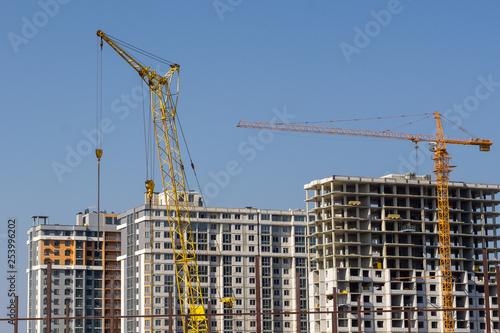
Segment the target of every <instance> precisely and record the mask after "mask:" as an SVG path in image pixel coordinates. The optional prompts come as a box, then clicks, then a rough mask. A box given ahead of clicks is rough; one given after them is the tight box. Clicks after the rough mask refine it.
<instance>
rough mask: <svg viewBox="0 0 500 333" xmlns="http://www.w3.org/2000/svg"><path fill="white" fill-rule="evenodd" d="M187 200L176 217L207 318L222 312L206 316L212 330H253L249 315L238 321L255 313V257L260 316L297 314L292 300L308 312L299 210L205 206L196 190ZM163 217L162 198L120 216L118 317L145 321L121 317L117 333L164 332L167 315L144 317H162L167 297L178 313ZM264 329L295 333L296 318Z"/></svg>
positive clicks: (268, 319) (303, 222)
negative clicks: (185, 233) (184, 222)
mask: <svg viewBox="0 0 500 333" xmlns="http://www.w3.org/2000/svg"><path fill="white" fill-rule="evenodd" d="M185 200H187V202H188V207H189V208H188V210H189V212H181V213H182V214H189V217H190V221H191V229H192V235H193V242H194V246H195V250H196V258H197V264H198V272H199V277H200V282H201V289H202V294H203V295H204V304H205V305H206V307H207V305H208V304H209V305H210V311H211V313H223V314H226V315H224V316H213V317H211V318H210V323H209V325H211V328H212V332H231V333H235V332H255V331H256V320H255V316H243V315H238V314H239V313H254V312H255V309H256V289H255V288H256V281H255V280H256V277H255V259H256V256H260V260H259V261H260V265H259V267H260V273H261V288H260V291H261V298H262V311H263V312H269V313H271V312H287V311H295V310H296V300H297V297H299V298H300V307H301V309H303V310H306V309H307V302H308V295H307V289H308V286H307V269H308V262H307V257H308V254H307V246H308V244H307V238H306V234H307V230H306V228H307V214H306V212H305V211H303V210H287V211H281V210H266V209H255V208H251V207H246V208H241V209H240V208H218V207H208V208H207V207H204V205H203V198H202V197H201V196H200V195H199V194H198V193H196V192H189V193H188V194H187V198H185ZM145 202H146V203H147V202H149V201H148V200H146V201H145ZM168 218H169V216H167V211H166V206H165V197H164V195H163V194H155V195H154V197H153V199H152V205H151V207H150V206H149V204H144V205H142V206H139V207H137V208H134V209H131V210H128V211H126V212H124V213H122V214H119V215H118V220H119V221H120V226H119V227H118V229H119V230H120V231H121V232H122V239H123V240H124V241H123V242H122V256H120V257H119V261H120V262H121V268H122V273H123V275H122V279H123V295H124V297H123V298H122V304H121V309H122V315H127V316H136V315H143V316H146V317H143V318H124V319H122V323H121V325H122V327H123V332H141V333H142V332H145V333H148V332H149V333H153V332H161V333H166V332H168V329H169V326H168V325H169V322H168V319H167V318H166V317H165V318H160V317H147V315H165V314H168V311H169V307H168V304H169V299H170V298H169V297H170V296H169V295H170V293H172V295H173V296H172V299H173V305H174V306H175V311H174V312H173V313H175V314H179V313H180V311H179V310H180V309H179V301H178V295H177V288H174V286H175V285H176V283H177V282H176V276H175V267H174V265H175V263H174V258H173V251H172V239H171V234H170V230H169V226H168V222H167V221H168ZM313 228H314V227H313ZM150 244H151V245H150ZM296 273H298V275H297V274H296ZM297 278H298V279H299V283H300V287H299V289H300V292H299V293H298V294H297V292H296V282H297V281H296V279H297ZM223 298H235V301H234V302H233V305H232V307H229V306H228V304H227V303H224V302H222V301H221V299H223ZM173 326H174V331H175V332H182V321H181V318H176V319H175V320H174V321H173ZM301 327H302V330H303V331H304V332H305V331H307V330H308V320H307V316H303V317H302V320H301ZM262 331H263V332H267V333H270V332H292V331H293V332H295V331H296V320H295V317H294V316H291V315H289V314H276V315H264V316H263V317H262Z"/></svg>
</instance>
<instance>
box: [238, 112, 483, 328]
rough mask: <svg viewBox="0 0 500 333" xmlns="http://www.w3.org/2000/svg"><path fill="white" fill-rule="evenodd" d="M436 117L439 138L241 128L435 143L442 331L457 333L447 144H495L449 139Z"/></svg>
mask: <svg viewBox="0 0 500 333" xmlns="http://www.w3.org/2000/svg"><path fill="white" fill-rule="evenodd" d="M434 118H436V122H437V126H436V127H437V129H436V135H435V136H433V135H424V134H409V133H397V132H387V131H383V132H382V131H372V130H360V129H346V128H334V127H318V126H306V125H298V124H285V123H264V122H250V121H240V123H239V124H238V127H244V128H258V129H268V130H278V131H289V132H306V133H318V134H334V135H351V136H365V137H373V138H382V139H399V140H409V141H413V142H415V143H418V142H420V141H427V142H435V144H436V145H435V148H433V150H434V156H433V160H434V170H433V171H434V173H435V175H436V183H437V204H438V209H437V213H438V214H437V215H438V216H437V218H438V226H439V265H440V267H441V271H442V280H441V294H442V307H443V310H444V311H443V331H444V332H445V333H452V332H454V326H455V321H454V318H453V277H452V267H451V248H450V220H449V210H450V207H449V206H450V204H449V199H448V181H449V179H450V171H451V168H452V167H451V166H450V164H449V161H450V158H451V156H450V155H449V154H448V152H447V150H446V144H447V143H449V144H461V145H476V146H479V149H480V150H481V151H489V150H490V146H491V145H492V141H491V140H487V139H479V138H460V137H448V138H446V137H445V135H444V132H443V127H442V124H441V115H440V114H439V113H438V112H435V113H434Z"/></svg>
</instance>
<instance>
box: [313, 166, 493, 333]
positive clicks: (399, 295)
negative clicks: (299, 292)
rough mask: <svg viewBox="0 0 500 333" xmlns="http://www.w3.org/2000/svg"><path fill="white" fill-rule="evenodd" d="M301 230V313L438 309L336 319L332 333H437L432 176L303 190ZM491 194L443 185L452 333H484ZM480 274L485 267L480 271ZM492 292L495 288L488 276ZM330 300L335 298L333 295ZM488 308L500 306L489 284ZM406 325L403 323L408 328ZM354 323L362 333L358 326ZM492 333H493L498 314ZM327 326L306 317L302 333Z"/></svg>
mask: <svg viewBox="0 0 500 333" xmlns="http://www.w3.org/2000/svg"><path fill="white" fill-rule="evenodd" d="M305 189H306V192H307V198H306V201H307V206H308V211H309V213H312V214H314V215H315V216H316V219H315V221H311V222H310V223H309V225H310V226H315V227H316V229H315V232H314V233H311V234H310V235H309V236H310V237H311V238H313V239H315V244H316V245H314V246H313V247H312V249H311V250H312V251H311V253H310V261H311V262H312V263H313V264H312V266H311V267H312V270H311V272H310V275H309V286H310V289H309V308H310V310H317V311H331V310H333V305H334V297H336V301H337V305H338V310H343V311H348V310H356V309H357V306H358V298H359V300H360V306H361V307H362V308H363V309H364V310H405V309H417V308H426V309H433V308H434V309H436V310H437V311H428V312H427V311H421V312H414V313H412V314H410V318H408V317H407V316H408V314H407V313H403V312H392V313H391V312H376V311H375V312H373V313H365V314H363V315H362V316H360V318H358V315H357V314H348V313H341V314H339V316H338V322H337V326H338V331H339V332H352V331H355V332H357V331H358V324H361V326H362V327H363V331H364V332H375V331H377V332H403V331H404V332H406V331H407V330H408V329H407V327H408V323H410V328H411V330H412V332H417V331H418V332H441V330H442V327H443V323H442V320H443V318H442V312H441V311H438V310H439V309H440V308H441V297H440V295H441V284H440V283H441V278H440V270H439V246H438V245H439V244H438V241H439V237H438V233H439V232H438V222H437V198H436V183H435V181H432V180H431V179H430V176H416V175H414V174H407V175H388V176H385V177H382V178H368V177H350V176H332V177H329V178H326V179H321V180H316V181H313V182H311V183H309V184H307V185H305ZM499 192H500V186H499V185H490V184H473V183H463V182H452V181H450V183H449V202H450V228H451V230H450V237H451V256H452V258H451V260H452V269H453V277H454V284H453V297H454V307H455V308H464V309H463V310H458V311H456V312H455V315H454V318H455V332H484V331H485V328H486V315H485V311H468V308H478V307H484V305H485V290H484V280H483V255H482V253H483V249H487V253H488V258H487V259H488V262H489V264H490V265H491V266H494V265H495V266H496V265H497V264H498V263H499V261H498V259H499V252H500V251H499V241H500V221H499V220H498V219H497V216H498V214H499V213H500V212H499V208H498V205H499V204H500V198H497V197H496V196H497V195H498V193H499ZM486 269H488V267H487V268H486ZM490 275H491V277H490V279H491V281H490V284H491V283H493V282H495V280H494V279H495V276H494V275H495V271H494V268H493V270H492V271H491V274H490ZM334 291H335V292H334ZM489 296H490V297H489V302H490V304H492V305H493V306H498V297H497V288H496V284H495V285H494V286H492V287H490V290H489ZM408 319H409V320H408ZM358 320H360V321H361V323H359V322H358ZM490 322H491V327H492V328H493V329H497V330H498V328H499V316H498V311H492V316H491V320H490ZM331 325H332V321H331V316H329V315H327V314H311V315H310V332H331V331H332V330H331V327H332V326H331Z"/></svg>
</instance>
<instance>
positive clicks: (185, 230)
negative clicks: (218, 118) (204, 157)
mask: <svg viewBox="0 0 500 333" xmlns="http://www.w3.org/2000/svg"><path fill="white" fill-rule="evenodd" d="M97 36H98V37H101V47H102V41H105V42H106V43H108V44H109V46H111V48H113V50H115V51H116V52H117V53H118V54H119V55H120V56H121V57H122V58H123V59H124V60H125V61H126V62H127V63H128V64H129V65H130V66H132V67H133V68H134V69H135V70H136V71H137V73H139V75H140V76H141V78H142V79H143V80H144V82H146V84H147V85H148V86H149V89H150V92H151V112H152V117H153V121H154V129H155V136H156V146H157V148H158V157H159V160H160V167H161V178H162V184H163V192H164V195H165V203H166V208H167V216H168V223H169V227H170V234H171V238H172V242H173V244H172V245H173V246H172V248H173V251H174V259H175V273H176V277H177V291H178V296H179V302H180V309H181V314H182V315H186V314H189V315H190V316H188V317H187V320H184V321H183V325H184V332H186V331H187V332H193V333H194V332H196V333H197V332H207V331H208V326H207V318H206V316H205V308H204V304H203V295H202V293H201V287H200V277H199V275H198V266H197V264H196V255H195V247H194V244H193V237H192V232H191V222H190V219H189V210H188V200H187V194H186V187H185V184H184V183H185V182H184V177H185V176H184V166H183V164H182V161H181V156H180V150H179V140H178V137H177V126H176V118H175V116H176V107H177V97H178V93H179V65H177V64H174V65H171V66H170V70H169V71H168V72H167V73H166V74H165V75H164V76H162V75H160V74H158V73H156V71H154V70H151V69H150V68H149V67H145V66H143V65H142V64H141V63H139V62H138V61H137V60H135V59H134V58H133V57H132V56H130V55H129V54H128V53H127V52H125V51H124V50H123V49H122V48H121V47H120V46H119V45H118V44H117V43H116V42H115V41H113V40H112V39H111V38H110V37H109V36H107V35H106V34H104V33H103V32H102V31H101V30H99V31H97ZM146 188H147V195H148V197H149V198H150V197H151V196H152V194H153V190H154V182H153V180H147V181H146Z"/></svg>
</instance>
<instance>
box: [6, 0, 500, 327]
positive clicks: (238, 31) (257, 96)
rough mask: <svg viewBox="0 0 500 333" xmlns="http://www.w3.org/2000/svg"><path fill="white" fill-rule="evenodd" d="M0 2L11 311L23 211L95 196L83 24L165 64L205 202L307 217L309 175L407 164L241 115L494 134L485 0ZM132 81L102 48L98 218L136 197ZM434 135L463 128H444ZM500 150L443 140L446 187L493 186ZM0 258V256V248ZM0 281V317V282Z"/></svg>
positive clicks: (490, 17) (494, 69)
mask: <svg viewBox="0 0 500 333" xmlns="http://www.w3.org/2000/svg"><path fill="white" fill-rule="evenodd" d="M0 6H1V7H0V8H1V11H0V19H1V22H2V24H1V32H0V36H2V37H1V38H0V45H1V50H2V52H1V54H0V56H1V60H2V63H3V64H4V66H3V70H2V81H1V83H0V84H1V89H0V93H1V101H2V113H1V114H2V121H1V122H0V126H1V131H0V133H1V134H0V137H1V142H2V144H1V146H0V147H1V148H0V149H1V150H0V152H1V156H2V164H1V167H2V174H3V175H2V177H1V178H0V179H1V180H2V181H1V185H0V200H1V201H0V202H1V203H2V204H1V207H2V209H1V210H0V212H1V216H0V221H1V223H2V225H4V227H2V228H3V230H0V247H1V250H0V253H5V252H6V234H7V226H6V225H7V220H8V218H9V217H14V218H17V222H18V230H17V231H18V232H17V243H16V244H17V257H18V260H17V269H18V275H17V291H18V294H19V296H20V298H21V302H22V303H21V310H22V313H25V311H26V300H25V297H26V296H25V295H26V276H25V275H26V274H25V269H26V267H27V249H26V231H27V229H28V228H29V226H30V225H31V219H30V216H32V215H49V216H50V222H51V223H59V224H73V223H74V221H75V214H76V213H78V212H80V211H84V210H85V209H86V208H89V207H90V209H91V210H92V209H93V207H95V206H96V204H97V181H96V179H97V171H96V170H97V162H96V158H95V156H94V154H93V149H94V147H93V144H94V141H93V140H90V139H89V137H90V138H91V137H92V131H94V130H95V126H96V121H95V118H96V104H97V97H96V90H97V89H96V86H97V75H96V73H97V43H98V40H97V37H96V31H97V30H98V29H101V30H103V31H104V32H105V33H108V34H110V35H112V36H116V37H118V38H120V39H122V40H124V41H127V42H129V43H131V44H133V45H136V46H138V47H140V48H142V49H145V50H147V51H149V52H151V53H154V54H156V55H158V56H160V57H162V58H165V59H168V60H170V61H172V62H176V63H178V64H180V66H181V72H180V73H181V89H180V97H179V104H178V109H177V111H178V113H179V117H180V120H181V123H182V126H183V129H184V134H185V136H186V140H187V143H188V146H189V148H190V152H191V156H192V158H193V162H194V163H195V165H196V169H197V173H198V177H199V181H200V184H201V188H202V190H203V191H204V192H205V195H206V197H207V200H208V204H209V205H211V206H226V207H244V206H253V207H257V208H276V209H289V208H302V209H305V204H304V198H305V192H304V190H303V186H304V184H306V183H309V182H310V181H312V180H315V179H320V178H326V177H328V176H330V175H332V174H337V175H355V176H369V177H378V176H382V175H384V174H387V173H401V172H415V170H416V163H415V155H414V148H413V144H412V143H411V142H405V141H398V140H382V139H370V138H356V137H340V136H325V135H315V134H300V133H279V132H274V133H268V132H261V131H258V130H251V129H240V128H236V124H237V123H238V121H240V120H253V121H278V122H308V121H309V122H310V121H329V120H340V119H354V118H369V117H390V116H396V115H405V114H421V113H429V112H435V111H439V112H441V113H444V114H446V115H448V118H450V119H452V120H454V121H456V122H457V123H459V124H460V125H461V126H463V127H465V128H466V129H468V130H469V131H470V132H472V133H474V134H475V135H477V136H478V137H482V138H492V139H493V140H497V139H498V135H497V133H498V131H497V126H498V123H499V120H500V115H499V112H498V109H499V106H500V66H499V59H500V57H499V56H500V46H499V45H500V44H499V38H498V32H499V31H500V22H499V20H498V13H500V3H499V2H497V1H482V2H481V5H478V4H476V3H473V2H470V1H440V2H437V3H431V2H424V1H410V0H401V1H395V0H390V1H319V0H304V1H289V0H287V1H285V0H281V1H249V0H215V1H212V0H210V1H193V0H190V1H189V0H187V1H148V2H145V1H144V2H140V3H139V2H133V1H106V2H104V1H75V0H72V1H70V0H40V1H38V2H37V1H30V2H28V1H3V2H2V3H1V5H0ZM141 59H144V64H145V65H147V66H151V67H154V68H158V69H159V70H160V71H166V70H167V68H166V66H164V65H161V66H159V67H156V66H157V65H158V64H157V63H155V62H152V61H151V60H149V59H147V58H141ZM140 90H141V81H140V79H139V76H138V75H137V74H136V73H135V72H134V71H133V69H132V68H131V67H130V66H128V65H127V64H126V63H125V62H124V61H123V60H122V59H121V58H120V57H118V55H117V54H116V53H114V51H112V50H111V48H110V47H109V46H107V45H105V46H104V53H103V100H102V105H103V117H104V118H106V119H108V122H109V131H108V132H107V133H106V134H105V135H104V140H103V149H104V155H103V159H102V169H101V170H102V181H101V187H102V195H101V207H103V209H106V210H107V211H108V212H111V211H113V212H122V211H124V210H127V209H130V208H132V207H136V206H139V205H141V204H142V203H143V192H144V180H145V177H146V166H145V158H144V155H145V152H144V139H143V137H144V133H143V120H142V113H143V106H142V105H143V103H142V98H141V94H140V93H139V92H140ZM146 96H147V95H146ZM146 100H147V99H146ZM414 119H419V117H416V118H411V119H406V118H403V119H398V118H391V119H385V120H378V121H364V122H345V123H344V122H342V123H330V124H329V123H326V124H322V125H324V126H330V125H331V126H338V127H347V128H363V129H375V130H385V129H391V128H395V127H397V126H401V125H403V124H405V123H407V122H408V121H410V120H414ZM435 127H436V124H435V122H434V120H433V119H432V118H431V119H427V120H425V121H422V122H418V123H417V124H416V125H415V126H408V127H403V128H400V129H398V130H400V131H406V132H410V133H414V132H416V133H423V134H433V133H434V131H435ZM445 132H446V133H447V134H448V135H462V134H463V133H461V132H458V131H457V130H456V129H455V128H454V127H453V126H450V125H446V126H445ZM89 133H90V134H89ZM89 147H91V149H88V148H89ZM91 150H92V152H91ZM425 150H426V144H421V149H419V151H420V156H419V159H418V164H419V166H418V168H419V173H420V174H431V172H432V166H433V162H432V160H431V158H430V155H429V154H428V153H425ZM498 151H499V150H498V148H497V147H496V146H495V145H493V146H492V151H491V152H490V153H480V152H479V149H478V148H477V147H467V146H450V147H449V152H450V153H451V155H452V156H453V161H452V164H453V165H456V166H457V168H455V170H454V171H453V172H452V174H451V178H452V180H458V181H467V182H481V183H495V184H498V183H500V176H499V174H498V173H497V172H496V171H497V166H498V161H499V158H500V157H499V156H500V155H499V153H498ZM184 156H185V154H184ZM155 163H157V161H155ZM185 164H186V165H189V163H188V159H187V157H186V156H185ZM61 168H62V169H61ZM58 170H59V171H58ZM61 170H62V171H61ZM188 177H190V178H189V184H190V185H189V187H190V188H192V189H197V186H195V185H196V181H195V179H194V178H193V177H192V174H189V175H188ZM157 184H159V181H158V180H157ZM94 209H95V208H94ZM0 263H1V264H2V267H3V266H4V265H5V264H6V254H5V255H3V256H1V257H0ZM0 281H3V282H0V299H1V300H2V301H0V308H1V309H5V308H6V306H7V301H8V299H7V289H8V285H7V283H6V278H4V277H0ZM2 311H3V312H0V317H2V318H3V317H5V316H6V310H2ZM4 312H5V313H4ZM0 327H7V325H6V324H5V323H0ZM23 327H24V326H23ZM9 329H10V326H9Z"/></svg>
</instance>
